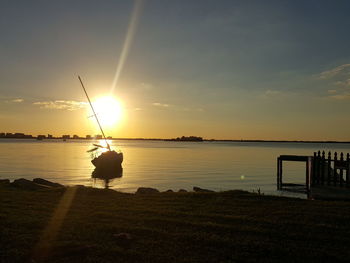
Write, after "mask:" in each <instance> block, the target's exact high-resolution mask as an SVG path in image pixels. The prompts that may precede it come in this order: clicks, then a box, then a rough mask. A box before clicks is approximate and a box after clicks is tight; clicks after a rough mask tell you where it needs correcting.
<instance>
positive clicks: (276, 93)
mask: <svg viewBox="0 0 350 263" xmlns="http://www.w3.org/2000/svg"><path fill="white" fill-rule="evenodd" d="M286 96H287V93H286V92H282V91H280V90H272V89H268V90H265V92H264V93H263V94H260V95H259V97H260V98H262V99H271V98H282V97H286Z"/></svg>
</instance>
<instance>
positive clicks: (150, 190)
mask: <svg viewBox="0 0 350 263" xmlns="http://www.w3.org/2000/svg"><path fill="white" fill-rule="evenodd" d="M157 193H159V190H158V189H155V188H150V187H139V188H138V189H137V191H136V194H157Z"/></svg>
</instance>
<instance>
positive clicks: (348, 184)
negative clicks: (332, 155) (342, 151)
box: [346, 153, 350, 187]
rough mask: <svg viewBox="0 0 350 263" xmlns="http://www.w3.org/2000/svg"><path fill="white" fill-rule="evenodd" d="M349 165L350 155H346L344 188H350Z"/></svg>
mask: <svg viewBox="0 0 350 263" xmlns="http://www.w3.org/2000/svg"><path fill="white" fill-rule="evenodd" d="M349 164H350V155H349V153H347V154H346V187H349V186H350V178H349V177H350V172H349V168H350V167H349Z"/></svg>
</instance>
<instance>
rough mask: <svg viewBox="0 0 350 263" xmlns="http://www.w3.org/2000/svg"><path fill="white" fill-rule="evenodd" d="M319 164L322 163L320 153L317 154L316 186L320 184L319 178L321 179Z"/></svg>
mask: <svg viewBox="0 0 350 263" xmlns="http://www.w3.org/2000/svg"><path fill="white" fill-rule="evenodd" d="M321 162H322V157H321V151H318V152H317V177H316V184H317V185H319V184H320V179H321V178H320V177H321Z"/></svg>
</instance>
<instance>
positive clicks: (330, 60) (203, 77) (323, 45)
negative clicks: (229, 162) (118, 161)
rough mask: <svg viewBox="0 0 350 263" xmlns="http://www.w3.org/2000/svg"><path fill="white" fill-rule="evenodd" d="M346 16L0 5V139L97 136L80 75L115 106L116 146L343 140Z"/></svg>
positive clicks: (322, 7) (181, 1)
mask: <svg viewBox="0 0 350 263" xmlns="http://www.w3.org/2000/svg"><path fill="white" fill-rule="evenodd" d="M348 10H350V2H349V1H341V0H339V1H322V0H317V1H313V0H309V1H301V0H300V1H298V0H292V1H283V0H279V1H268V0H267V1H253V0H252V1H243V0H242V1H235V0H229V1H224V0H221V1H217V0H215V1H214V0H212V1H209V0H203V1H195V0H178V1H170V0H169V1H166V0H147V1H135V2H134V1H131V0H114V1H108V0H106V1H89V0H85V1H74V0H71V1H64V0H63V1H36V0H32V1H16V0H12V1H6V0H1V6H0V34H1V41H0V132H24V133H29V134H33V135H37V134H47V133H50V134H54V135H56V136H60V135H62V134H78V135H82V136H85V135H86V134H97V133H98V129H97V128H98V127H97V124H96V122H95V120H94V119H93V118H91V116H90V112H89V109H88V105H87V104H86V102H87V99H86V97H85V95H84V93H83V91H82V88H81V86H80V83H79V81H78V78H77V76H78V75H80V76H81V77H82V79H83V81H84V84H85V86H86V88H87V90H88V93H89V95H90V97H91V99H92V100H94V99H95V98H98V97H101V96H104V95H109V96H110V95H113V96H114V97H115V98H117V100H118V101H120V103H121V105H122V116H121V120H120V121H118V122H117V123H116V124H114V125H112V126H108V127H105V130H106V133H107V134H108V135H110V136H113V137H124V138H139V137H142V138H173V137H178V136H182V135H185V136H189V135H195V136H202V137H204V138H207V139H212V138H215V139H265V140H347V141H349V140H350V121H349V118H350V107H349V102H350V49H349V47H350V35H349V31H348V29H349V27H350V16H349V15H348ZM126 39H127V41H126ZM125 43H126V44H125ZM89 116H90V117H89Z"/></svg>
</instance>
